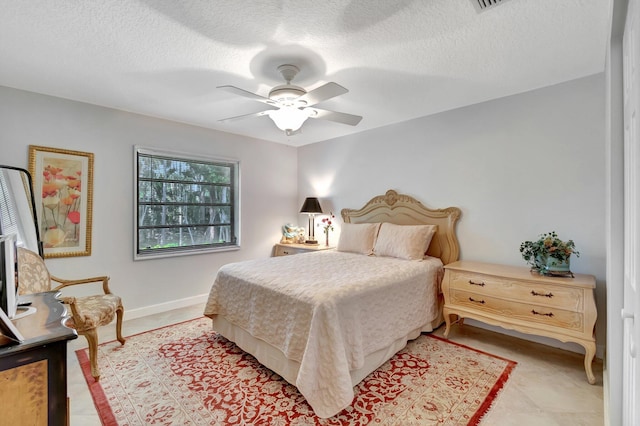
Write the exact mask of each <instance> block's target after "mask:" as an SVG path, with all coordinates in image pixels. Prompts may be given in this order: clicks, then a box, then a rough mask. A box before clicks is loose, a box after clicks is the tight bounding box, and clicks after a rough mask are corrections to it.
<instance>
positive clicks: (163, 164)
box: [135, 147, 239, 259]
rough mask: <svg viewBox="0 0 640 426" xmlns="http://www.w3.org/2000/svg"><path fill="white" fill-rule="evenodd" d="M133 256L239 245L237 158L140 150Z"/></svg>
mask: <svg viewBox="0 0 640 426" xmlns="http://www.w3.org/2000/svg"><path fill="white" fill-rule="evenodd" d="M135 156H136V160H135V166H136V220H135V224H136V235H135V258H136V259H145V258H151V257H161V256H172V255H182V254H191V253H202V252H203V251H216V250H228V249H235V248H238V247H239V241H238V229H239V223H238V222H239V219H238V218H239V211H238V200H239V194H238V192H239V191H238V188H239V183H238V180H239V179H238V176H239V173H238V162H237V161H230V160H224V159H219V158H206V157H200V156H193V155H186V154H179V153H172V152H167V151H158V150H152V149H147V148H138V147H137V148H136V150H135Z"/></svg>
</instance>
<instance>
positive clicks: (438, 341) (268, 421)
mask: <svg viewBox="0 0 640 426" xmlns="http://www.w3.org/2000/svg"><path fill="white" fill-rule="evenodd" d="M98 350H99V355H98V356H99V363H100V370H101V376H100V382H98V383H96V382H94V380H93V378H92V377H91V369H90V365H89V356H88V350H87V349H81V350H78V351H77V352H76V354H77V355H78V359H79V360H80V365H81V367H82V370H83V372H84V375H85V378H86V379H87V384H88V385H89V389H90V391H91V394H92V396H93V400H94V402H95V405H96V408H97V411H98V413H99V415H100V418H101V420H102V423H103V424H104V425H107V426H111V425H122V426H123V425H152V424H153V425H180V426H186V425H277V426H285V425H366V424H383V425H432V424H433V425H475V424H478V423H479V422H480V419H481V418H482V416H483V415H484V414H485V413H486V412H487V411H488V410H489V408H490V407H491V404H492V403H493V401H494V399H495V398H496V396H497V394H498V392H499V391H500V390H501V389H502V387H503V385H504V384H505V382H506V381H507V379H508V377H509V374H510V373H511V371H512V370H513V368H514V367H515V365H516V363H515V362H513V361H509V360H506V359H504V358H500V357H496V356H494V355H490V354H487V353H484V352H481V351H478V350H475V349H472V348H469V347H466V346H463V345H459V344H456V343H453V342H450V341H447V340H444V339H442V338H439V337H436V336H431V335H422V336H420V337H419V338H418V339H416V340H414V341H412V342H409V344H408V345H407V347H406V348H404V349H403V350H402V351H400V352H399V353H397V354H396V355H395V356H394V357H393V358H392V359H391V360H389V361H388V362H387V363H385V364H384V365H383V366H382V367H380V368H379V369H378V370H376V371H375V372H374V373H372V374H370V375H369V376H368V377H367V378H366V379H365V380H364V381H362V382H361V383H360V384H359V385H358V386H357V387H356V389H355V393H356V397H355V399H354V401H353V404H352V405H351V407H349V408H347V409H345V410H343V411H342V412H341V413H339V414H338V415H336V416H334V417H332V418H330V419H320V418H318V417H316V416H315V415H314V414H313V411H312V410H311V407H310V406H309V405H308V404H307V403H306V401H305V400H304V398H303V397H302V395H300V393H299V392H298V391H297V389H296V388H295V387H294V386H292V385H290V384H288V383H287V382H286V381H284V380H283V379H282V378H280V376H278V375H277V374H275V373H273V372H271V371H270V370H269V369H267V368H265V367H263V366H261V365H260V364H259V363H258V362H257V361H256V360H255V359H254V358H253V357H252V356H250V355H247V354H246V353H244V352H243V351H242V350H240V349H238V348H237V347H236V346H235V345H234V344H233V343H230V342H229V341H227V340H226V339H224V338H223V337H221V336H218V335H216V334H215V333H214V332H213V331H212V330H211V321H210V320H209V319H208V318H199V319H196V320H191V321H186V322H183V323H179V324H175V325H171V326H168V327H163V328H160V329H157V330H152V331H148V332H145V333H141V334H138V335H135V336H131V337H129V338H128V339H127V343H126V345H124V346H121V345H120V343H118V342H109V343H104V344H102V345H100V346H99V348H98Z"/></svg>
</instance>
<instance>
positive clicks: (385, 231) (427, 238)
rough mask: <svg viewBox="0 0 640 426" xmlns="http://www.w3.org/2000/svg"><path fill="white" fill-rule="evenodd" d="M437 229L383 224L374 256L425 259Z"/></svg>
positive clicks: (426, 226) (436, 227)
mask: <svg viewBox="0 0 640 426" xmlns="http://www.w3.org/2000/svg"><path fill="white" fill-rule="evenodd" d="M437 229H438V226H437V225H394V224H393V223H383V224H382V226H380V231H379V232H378V239H377V240H376V244H375V247H374V249H373V254H375V255H376V256H389V257H398V258H400V259H408V260H417V259H423V258H424V256H425V253H426V252H427V249H428V248H429V244H430V243H431V239H432V238H433V236H434V234H435V233H436V230H437Z"/></svg>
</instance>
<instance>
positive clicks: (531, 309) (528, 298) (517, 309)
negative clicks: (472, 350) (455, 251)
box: [442, 261, 598, 384]
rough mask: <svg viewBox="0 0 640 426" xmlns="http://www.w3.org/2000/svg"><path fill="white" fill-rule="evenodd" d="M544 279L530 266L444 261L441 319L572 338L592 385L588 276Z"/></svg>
mask: <svg viewBox="0 0 640 426" xmlns="http://www.w3.org/2000/svg"><path fill="white" fill-rule="evenodd" d="M574 275H575V277H573V278H568V277H567V278H564V277H563V278H559V277H548V276H544V275H539V274H537V273H532V272H531V271H530V270H529V268H525V267H517V266H505V265H494V264H490V263H481V262H470V261H459V262H453V263H450V264H448V265H445V275H444V280H443V282H442V292H443V293H444V309H443V313H444V318H445V321H446V323H447V328H446V330H445V332H444V337H447V336H448V335H449V331H450V329H451V316H452V315H457V316H458V317H460V318H461V319H462V318H472V319H474V320H478V321H482V322H484V323H487V324H492V325H497V326H500V327H503V328H507V329H513V330H517V331H520V332H522V333H528V334H535V335H538V336H546V337H551V338H554V339H558V340H560V341H562V342H575V343H578V344H579V345H581V346H583V347H584V349H585V356H584V368H585V371H586V373H587V379H588V380H589V383H591V384H593V383H595V376H594V375H593V371H592V369H591V362H592V361H593V357H594V356H595V351H596V340H595V335H594V327H595V323H596V318H597V315H598V314H597V311H596V304H595V299H594V294H593V292H594V289H595V286H596V279H595V277H594V276H592V275H583V274H574ZM460 322H462V321H460Z"/></svg>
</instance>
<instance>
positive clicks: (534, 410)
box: [68, 306, 604, 426]
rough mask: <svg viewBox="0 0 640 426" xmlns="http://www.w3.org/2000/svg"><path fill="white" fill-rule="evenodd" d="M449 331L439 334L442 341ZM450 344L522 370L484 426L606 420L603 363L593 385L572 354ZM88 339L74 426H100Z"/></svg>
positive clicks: (518, 343)
mask: <svg viewBox="0 0 640 426" xmlns="http://www.w3.org/2000/svg"><path fill="white" fill-rule="evenodd" d="M202 309H203V306H193V307H188V308H183V309H176V310H173V311H169V312H165V313H162V314H157V315H152V316H148V317H144V318H137V319H133V320H129V321H126V320H125V322H124V326H123V334H124V335H125V336H128V335H132V334H136V333H140V332H143V331H146V330H150V329H154V328H158V327H162V326H164V325H168V324H173V323H176V322H180V321H183V320H187V319H191V318H196V317H199V316H200V315H201V314H202ZM443 331H444V327H441V328H440V329H438V330H436V331H435V333H436V334H437V335H442V333H443ZM99 336H100V339H101V341H103V342H105V341H110V340H114V339H115V326H114V325H113V324H112V325H109V326H106V327H103V328H101V329H100V330H99ZM449 338H450V339H451V340H454V341H456V342H458V343H462V344H465V345H468V346H471V347H473V348H476V349H480V350H483V351H485V352H488V353H491V354H494V355H499V356H502V357H504V358H508V359H511V360H513V361H516V362H517V363H518V365H517V366H516V368H515V369H514V371H513V373H512V374H511V377H510V379H509V381H508V382H507V384H506V386H505V387H504V389H503V390H502V392H501V393H500V395H499V396H498V398H497V400H496V401H495V403H494V406H493V408H492V409H491V410H490V411H489V413H488V415H487V416H486V417H485V419H484V420H483V423H482V425H483V426H493V425H517V426H529V425H532V426H533V425H535V426H538V425H544V426H554V425H572V426H577V425H582V426H591V425H593V426H601V425H603V424H604V420H603V411H604V410H603V393H602V362H601V360H596V361H595V362H594V373H595V375H596V384H595V385H589V383H588V382H587V379H586V375H585V372H584V369H583V357H582V356H581V355H580V354H576V353H573V352H569V351H564V350H560V349H556V348H552V347H549V346H545V345H541V344H537V343H532V342H529V341H526V340H522V339H518V338H515V337H511V336H506V335H503V334H500V333H495V332H491V331H487V330H483V329H481V328H477V327H473V326H470V325H464V326H455V325H454V326H453V328H452V331H451V334H450V336H449ZM86 346H87V344H86V339H85V338H84V337H83V336H80V337H78V339H76V340H73V341H71V342H69V345H68V378H69V381H68V393H69V397H70V399H71V426H92V425H96V426H99V425H100V424H101V423H100V420H99V418H98V415H97V414H96V410H95V408H94V405H93V400H92V399H91V395H90V393H89V390H88V388H87V384H86V382H85V379H84V377H83V376H82V373H81V371H80V366H79V364H78V358H77V356H76V354H75V351H76V350H77V349H80V348H83V347H86Z"/></svg>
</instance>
